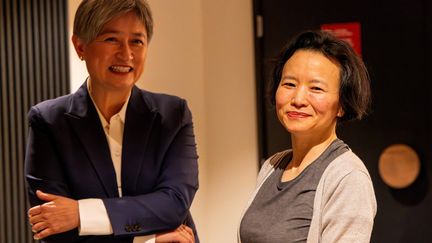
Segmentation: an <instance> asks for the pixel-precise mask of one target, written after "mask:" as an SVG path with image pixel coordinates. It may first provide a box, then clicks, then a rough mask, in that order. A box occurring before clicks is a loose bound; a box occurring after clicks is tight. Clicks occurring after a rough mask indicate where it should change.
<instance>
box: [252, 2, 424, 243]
mask: <svg viewBox="0 0 432 243" xmlns="http://www.w3.org/2000/svg"><path fill="white" fill-rule="evenodd" d="M254 16H261V17H262V23H263V25H262V27H263V28H262V30H263V35H262V36H257V37H256V39H255V51H256V76H257V97H258V115H259V117H258V120H259V137H260V158H261V161H263V160H264V159H265V158H267V157H269V156H270V155H272V154H273V153H275V152H277V151H281V150H284V149H286V148H289V147H290V137H289V134H288V133H287V132H286V131H285V130H284V129H283V127H282V126H281V125H280V124H279V122H278V120H277V118H276V115H275V111H274V109H273V108H272V107H271V105H269V102H267V100H265V86H266V80H268V77H269V72H270V70H271V65H270V60H271V58H273V57H275V56H276V54H277V53H278V51H279V50H280V49H281V48H282V47H283V46H284V45H285V44H286V43H287V41H288V40H290V38H292V37H293V36H294V35H296V34H297V33H299V32H301V31H303V30H307V29H319V28H320V25H321V24H328V23H341V22H342V23H344V22H360V24H361V35H362V38H361V40H362V42H361V45H362V57H363V60H364V62H365V64H366V66H367V68H368V70H369V72H370V76H371V85H372V93H373V104H372V113H371V114H370V115H369V116H368V117H366V119H364V120H362V121H359V122H352V123H348V124H346V125H342V126H340V127H339V128H338V136H339V137H340V138H341V139H342V140H344V141H345V142H346V143H347V144H348V145H349V146H350V147H351V149H352V150H353V151H354V152H355V153H356V154H357V155H358V156H359V157H360V158H361V159H362V160H363V161H364V163H365V165H366V167H367V168H368V170H369V172H370V174H371V177H372V180H373V183H374V188H375V194H376V198H377V202H378V213H377V215H376V218H375V225H374V230H373V232H372V239H371V242H376V243H382V242H384V243H385V242H392V243H398V242H400V243H402V242H403V243H406V242H415V243H422V242H425V243H426V242H428V243H430V242H432V228H431V223H430V222H431V220H432V195H431V192H430V190H431V186H432V180H431V178H432V164H431V162H432V108H431V105H432V84H431V82H432V77H431V74H430V72H431V71H432V66H431V58H432V55H431V54H432V53H431V47H430V45H431V44H432V4H431V3H429V2H428V1H427V0H422V1H408V0H396V1H394V0H393V1H390V0H380V1H376V0H362V1H342V0H327V1H320V0H306V1H282V0H254ZM256 19H257V18H255V20H256ZM258 25H259V23H257V21H255V27H258ZM256 32H257V31H256ZM256 34H258V33H256ZM397 143H403V144H407V145H409V146H411V147H412V148H413V149H414V150H416V152H417V153H418V155H419V156H420V160H421V172H420V175H419V177H418V178H417V180H416V181H415V182H414V183H413V184H412V185H411V186H409V187H408V188H405V189H399V190H397V189H391V188H390V187H388V186H387V185H386V184H384V182H383V181H382V179H381V178H380V176H379V173H378V160H379V156H380V153H381V152H382V151H383V150H384V149H385V148H386V147H387V146H389V145H391V144H397Z"/></svg>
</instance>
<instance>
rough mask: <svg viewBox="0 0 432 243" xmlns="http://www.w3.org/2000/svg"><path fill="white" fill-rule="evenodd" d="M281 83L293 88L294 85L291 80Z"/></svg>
mask: <svg viewBox="0 0 432 243" xmlns="http://www.w3.org/2000/svg"><path fill="white" fill-rule="evenodd" d="M282 85H283V86H286V87H290V88H293V87H295V86H296V85H295V83H292V82H285V83H282Z"/></svg>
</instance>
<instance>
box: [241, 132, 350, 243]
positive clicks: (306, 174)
mask: <svg viewBox="0 0 432 243" xmlns="http://www.w3.org/2000/svg"><path fill="white" fill-rule="evenodd" d="M348 149H349V148H348V146H347V145H346V144H345V143H344V142H343V141H342V140H340V139H335V140H334V141H333V142H332V143H331V144H330V145H329V146H328V147H327V149H326V150H325V151H324V152H323V153H322V154H321V155H320V156H319V157H318V158H317V159H316V160H315V161H314V162H313V163H311V164H310V165H309V166H308V167H306V168H305V169H304V170H303V171H302V173H301V174H300V175H299V176H297V177H296V178H294V179H293V180H290V181H287V182H281V179H282V174H283V172H284V170H285V168H286V166H287V165H288V163H289V161H290V160H291V157H292V153H291V152H290V153H288V154H287V155H286V156H285V157H284V158H283V159H282V161H280V163H278V165H277V168H276V169H275V171H274V172H273V173H272V174H271V175H270V176H269V177H268V178H267V180H266V181H265V182H264V184H263V185H262V186H261V188H260V190H259V191H258V193H257V195H256V197H255V199H254V201H253V202H252V204H251V205H250V207H249V209H248V210H247V211H246V213H245V215H244V217H243V219H242V222H241V225H240V237H241V241H242V242H243V243H279V242H280V243H282V242H283V243H287V242H288V243H290V242H306V240H307V235H308V232H309V226H310V223H311V220H312V212H313V202H314V197H315V191H316V188H317V186H318V182H319V180H320V178H321V176H322V174H323V172H324V170H325V169H326V168H327V166H328V165H329V164H330V162H331V161H333V160H334V159H335V158H336V157H338V156H339V155H341V154H343V153H344V152H346V151H348Z"/></svg>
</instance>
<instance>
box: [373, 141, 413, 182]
mask: <svg viewBox="0 0 432 243" xmlns="http://www.w3.org/2000/svg"><path fill="white" fill-rule="evenodd" d="M378 170H379V173H380V176H381V178H382V179H383V181H384V183H386V184H387V185H388V186H390V187H392V188H396V189H402V188H405V187H408V186H409V185H411V184H412V183H413V182H414V181H415V179H416V178H417V176H418V175H419V173H420V159H419V156H418V155H417V153H416V151H415V150H414V149H412V148H411V147H409V146H408V145H405V144H393V145H390V146H388V147H387V148H386V149H384V151H383V152H382V153H381V155H380V158H379V162H378Z"/></svg>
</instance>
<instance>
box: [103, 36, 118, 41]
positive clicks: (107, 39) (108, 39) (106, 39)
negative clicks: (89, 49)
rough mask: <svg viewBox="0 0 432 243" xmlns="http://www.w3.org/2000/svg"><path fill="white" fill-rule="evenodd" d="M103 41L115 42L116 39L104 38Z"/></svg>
mask: <svg viewBox="0 0 432 243" xmlns="http://www.w3.org/2000/svg"><path fill="white" fill-rule="evenodd" d="M104 41H106V42H115V41H116V38H114V37H108V38H105V39H104Z"/></svg>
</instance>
